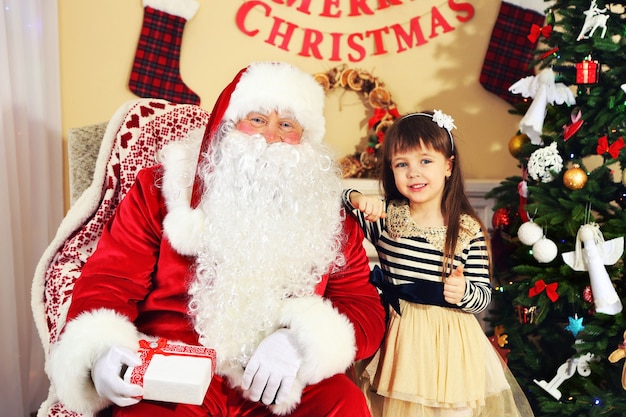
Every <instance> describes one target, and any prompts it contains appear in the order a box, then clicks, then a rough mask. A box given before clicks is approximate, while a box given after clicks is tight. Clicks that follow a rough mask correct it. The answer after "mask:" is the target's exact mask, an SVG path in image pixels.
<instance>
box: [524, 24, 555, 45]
mask: <svg viewBox="0 0 626 417" xmlns="http://www.w3.org/2000/svg"><path fill="white" fill-rule="evenodd" d="M551 34H552V26H551V25H546V26H544V27H541V26H539V25H537V24H535V23H533V25H532V26H531V27H530V33H529V34H528V36H527V38H528V40H529V41H531V42H532V43H535V42H537V40H538V39H539V36H542V35H543V37H544V38H549V37H550V35H551Z"/></svg>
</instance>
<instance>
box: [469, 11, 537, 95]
mask: <svg viewBox="0 0 626 417" xmlns="http://www.w3.org/2000/svg"><path fill="white" fill-rule="evenodd" d="M548 5H549V3H546V2H544V1H543V0H509V1H503V2H502V3H501V5H500V11H499V12H498V18H497V20H496V23H495V25H494V27H493V31H492V32H491V39H490V40H489V46H488V47H487V53H486V54H485V60H484V62H483V66H482V69H481V71H480V79H479V80H480V84H481V85H482V86H483V87H484V88H485V89H486V90H487V91H490V92H492V93H494V94H496V95H498V96H499V97H501V98H503V99H504V100H506V101H507V102H509V103H511V104H515V103H518V102H519V101H520V100H522V97H521V96H520V95H519V94H512V93H510V92H509V87H510V86H511V85H512V84H513V83H515V82H516V81H517V80H519V79H520V78H523V77H526V76H528V75H532V73H533V68H532V67H531V62H532V59H533V53H534V51H535V46H536V42H532V41H531V40H529V39H528V35H529V33H530V30H531V27H532V25H533V24H535V25H538V26H540V27H541V25H543V23H544V21H545V13H544V12H543V10H544V9H545V8H546V7H547V6H548Z"/></svg>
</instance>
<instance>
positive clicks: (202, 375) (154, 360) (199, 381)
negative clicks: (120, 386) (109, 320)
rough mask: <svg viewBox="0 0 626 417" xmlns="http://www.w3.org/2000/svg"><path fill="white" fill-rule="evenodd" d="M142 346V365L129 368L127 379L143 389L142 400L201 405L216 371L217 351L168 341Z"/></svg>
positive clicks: (140, 350) (140, 352)
mask: <svg viewBox="0 0 626 417" xmlns="http://www.w3.org/2000/svg"><path fill="white" fill-rule="evenodd" d="M139 343H140V349H139V351H138V352H139V356H140V357H141V360H142V364H141V365H140V366H136V367H129V368H128V369H127V370H126V372H125V373H124V380H125V381H126V382H130V383H131V384H137V385H141V386H143V399H145V400H156V401H166V402H174V403H185V404H196V405H200V404H202V401H203V400H204V396H205V395H206V392H207V389H208V388H209V384H210V383H211V378H212V377H213V373H214V372H215V350H213V349H210V348H206V347H203V346H192V345H185V344H180V343H168V342H167V340H165V339H159V340H158V341H153V342H149V341H146V340H141V341H140V342H139Z"/></svg>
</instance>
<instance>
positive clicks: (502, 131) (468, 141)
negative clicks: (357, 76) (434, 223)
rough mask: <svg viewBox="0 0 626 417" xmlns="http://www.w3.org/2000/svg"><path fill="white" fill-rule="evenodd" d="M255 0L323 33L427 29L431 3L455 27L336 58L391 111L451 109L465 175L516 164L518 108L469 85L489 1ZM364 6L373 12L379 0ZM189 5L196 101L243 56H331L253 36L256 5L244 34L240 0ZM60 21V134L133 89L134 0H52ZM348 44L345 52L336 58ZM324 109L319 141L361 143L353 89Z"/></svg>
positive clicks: (97, 116)
mask: <svg viewBox="0 0 626 417" xmlns="http://www.w3.org/2000/svg"><path fill="white" fill-rule="evenodd" d="M380 1H382V0H380ZM457 2H458V3H462V0H457ZM265 3H266V4H267V5H268V6H269V7H271V9H272V15H275V16H278V17H280V18H283V19H285V20H286V21H289V22H293V23H296V24H298V25H299V26H300V27H310V28H316V29H319V30H320V31H322V32H323V33H330V32H343V33H351V32H365V31H366V30H373V29H377V28H381V27H385V26H389V25H391V24H395V23H398V24H401V25H403V26H407V25H408V22H409V19H410V18H411V17H415V16H421V17H420V22H421V24H422V28H423V30H424V33H425V34H426V36H428V34H429V33H430V30H431V29H430V10H431V7H433V6H436V7H438V9H439V10H441V12H442V14H443V15H444V16H445V17H446V19H447V20H448V21H449V22H450V23H451V24H453V25H454V27H455V30H453V31H451V32H449V33H445V34H439V35H438V36H436V37H433V38H431V39H428V42H427V43H425V44H423V45H421V46H419V47H414V48H412V49H410V50H407V51H405V52H402V53H396V48H395V46H393V45H391V44H386V45H387V49H388V50H389V52H388V53H386V54H381V55H378V56H372V55H371V53H372V52H373V46H372V45H370V44H366V43H365V42H364V45H366V46H365V47H366V49H367V50H368V54H370V55H369V56H367V57H366V58H365V59H363V60H361V61H359V62H353V63H350V62H347V61H343V62H345V63H346V64H348V65H349V66H350V67H351V68H357V69H358V68H360V69H364V70H367V71H368V72H370V73H372V74H373V75H374V76H376V77H378V78H379V80H381V81H382V82H384V84H385V86H386V87H387V89H388V90H389V91H390V92H391V94H392V98H393V100H394V101H395V102H396V104H397V105H398V109H399V111H400V112H401V113H406V112H410V111H415V110H424V109H433V108H440V109H443V110H444V111H446V112H447V113H449V114H451V115H452V116H453V117H454V118H455V124H456V125H457V127H458V130H457V131H456V132H455V133H456V135H457V137H458V138H459V140H458V146H459V149H460V151H461V152H462V153H463V160H464V170H465V176H466V178H468V179H496V180H500V179H502V178H504V177H506V176H509V175H513V174H517V173H518V169H517V167H516V161H515V160H514V159H513V158H512V157H511V155H510V154H509V151H508V141H509V139H510V138H511V136H512V135H513V134H514V133H515V132H516V130H517V124H518V122H519V117H518V116H513V115H510V114H508V110H509V109H510V106H509V105H508V104H507V103H506V102H504V101H503V100H502V99H500V98H498V97H496V96H495V95H493V94H491V93H489V92H487V91H486V90H484V89H483V88H482V86H481V85H480V84H479V82H478V77H479V73H480V68H481V65H482V62H483V58H484V54H485V51H486V49H487V44H488V42H489V38H490V35H491V28H492V27H493V24H494V22H495V18H496V15H497V13H498V9H499V5H500V2H499V1H495V0H471V1H469V3H471V5H472V6H473V7H474V12H475V14H474V16H473V17H472V18H471V19H470V20H469V21H468V22H466V23H459V22H458V21H457V20H456V19H455V17H454V13H453V12H451V11H450V9H449V8H448V6H447V2H446V1H445V0H420V1H410V0H404V1H403V3H404V4H402V5H396V6H393V7H389V8H386V9H385V10H377V11H375V13H374V15H372V16H365V15H362V16H352V17H349V16H347V15H348V13H349V6H350V4H351V3H354V2H353V1H349V0H327V1H326V3H325V2H324V1H323V0H312V1H311V6H310V11H311V13H310V14H309V15H306V14H304V13H302V12H300V11H298V10H296V7H297V6H298V5H302V4H305V3H306V1H295V2H292V6H291V7H289V6H287V4H289V1H282V0H265ZM280 3H285V4H280ZM366 3H367V4H368V5H370V7H371V8H372V9H375V6H376V5H377V4H379V0H366ZM382 3H386V2H384V1H382ZM387 3H389V1H387ZM391 3H398V1H397V0H396V1H391ZM199 4H200V7H199V9H198V13H197V14H196V15H195V16H194V17H193V18H192V19H191V20H189V21H188V22H187V25H186V27H185V31H184V36H183V45H182V49H181V73H182V78H183V80H184V81H185V83H186V84H187V85H188V86H189V87H190V88H191V89H192V90H194V91H195V92H196V93H197V94H198V95H199V96H200V97H201V99H202V103H201V106H202V107H204V108H205V109H207V110H210V109H211V107H212V105H213V102H214V100H215V98H216V97H217V95H218V94H219V92H220V91H221V89H222V88H223V87H224V86H225V85H226V84H227V83H228V82H229V81H230V80H231V79H232V77H233V76H234V75H235V73H236V72H237V71H238V70H239V69H241V68H242V67H244V66H246V65H247V64H248V63H249V62H251V61H255V60H281V61H288V62H291V63H294V64H296V65H298V66H300V67H301V68H303V69H304V70H306V71H309V72H311V73H316V72H325V71H328V70H329V69H331V68H333V67H334V66H336V65H338V64H339V63H341V62H331V61H329V60H319V59H315V58H311V57H302V56H299V55H298V52H299V50H300V45H301V43H300V44H298V42H297V40H295V41H294V45H293V47H292V48H291V50H290V51H285V50H283V49H280V48H278V47H276V46H273V45H270V44H268V43H266V42H264V39H265V37H266V36H267V34H268V32H269V27H268V25H269V22H270V21H271V20H270V18H268V17H265V16H263V14H262V13H261V12H260V11H258V9H257V10H256V11H255V12H254V14H252V13H251V14H250V16H251V17H249V19H248V23H249V25H251V26H252V25H255V26H256V27H258V28H259V29H260V33H259V35H257V36H256V37H249V36H246V35H245V34H243V33H242V32H241V31H240V30H239V29H238V28H237V26H236V24H235V15H236V13H237V10H238V9H239V8H240V6H241V5H242V4H243V1H242V0H221V1H210V0H199ZM323 4H334V5H336V6H335V8H334V9H332V10H335V11H341V12H342V16H345V17H341V18H333V19H331V18H328V17H321V16H319V14H320V12H321V10H322V5H323ZM59 19H60V47H61V77H62V79H61V82H62V86H61V87H62V116H63V120H62V123H63V131H64V132H67V130H68V129H69V128H72V127H80V126H84V125H89V124H94V123H99V122H102V121H106V120H108V119H109V117H110V116H111V115H112V114H113V113H114V111H115V110H116V109H117V107H118V106H120V105H121V104H122V103H123V102H125V101H127V100H131V99H134V98H136V96H135V95H134V94H133V93H132V92H131V91H130V90H129V89H128V87H127V82H128V77H129V74H130V69H131V65H132V62H133V57H134V53H135V48H136V46H137V40H138V39H139V31H140V29H141V25H142V19H143V7H142V4H141V1H139V0H107V1H95V0H61V1H60V2H59ZM294 36H297V35H294ZM385 39H386V40H387V39H390V38H385ZM347 52H349V51H347V50H344V55H345V56H347ZM329 54H330V53H328V54H327V55H329ZM344 59H345V58H344ZM326 114H327V117H328V126H327V129H328V135H327V142H328V143H329V144H330V145H331V146H332V147H333V148H335V149H336V151H337V154H338V155H339V156H343V155H346V154H349V153H352V152H354V151H355V147H356V146H357V145H359V144H360V143H363V141H364V138H365V136H366V129H365V126H364V124H365V121H366V119H367V117H368V116H369V114H368V113H366V109H365V107H364V106H363V104H362V102H361V101H360V99H359V97H357V95H356V94H355V93H353V92H346V91H345V90H342V91H339V90H334V91H332V92H331V93H329V94H328V100H327V108H326Z"/></svg>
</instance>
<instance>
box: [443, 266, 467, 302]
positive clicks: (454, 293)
mask: <svg viewBox="0 0 626 417" xmlns="http://www.w3.org/2000/svg"><path fill="white" fill-rule="evenodd" d="M465 285H466V283H465V275H463V266H462V265H459V266H457V267H456V269H455V270H454V271H452V273H451V274H450V275H449V276H448V277H447V278H446V279H445V280H444V282H443V298H444V299H445V300H446V301H447V302H449V303H450V304H456V303H458V302H459V301H461V298H463V294H465Z"/></svg>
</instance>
